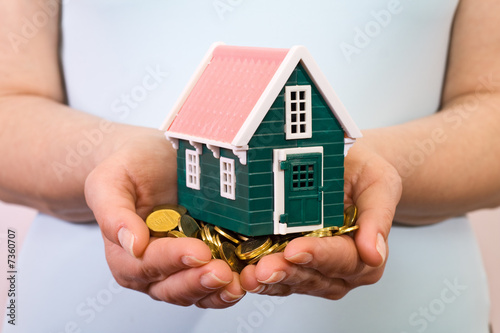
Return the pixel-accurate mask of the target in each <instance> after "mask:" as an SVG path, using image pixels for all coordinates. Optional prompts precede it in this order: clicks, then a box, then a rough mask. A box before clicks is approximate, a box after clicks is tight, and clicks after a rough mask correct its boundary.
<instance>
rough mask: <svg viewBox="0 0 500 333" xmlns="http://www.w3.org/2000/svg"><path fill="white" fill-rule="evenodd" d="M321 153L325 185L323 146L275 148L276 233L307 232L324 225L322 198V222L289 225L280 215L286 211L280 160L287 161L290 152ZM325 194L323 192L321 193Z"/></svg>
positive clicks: (283, 178)
mask: <svg viewBox="0 0 500 333" xmlns="http://www.w3.org/2000/svg"><path fill="white" fill-rule="evenodd" d="M309 153H320V154H321V166H322V167H321V185H319V186H323V168H324V166H323V147H321V146H320V147H305V148H288V149H274V151H273V173H274V213H273V222H274V234H282V235H284V234H289V233H294V232H305V231H312V230H315V229H320V228H322V227H323V200H321V202H322V205H321V223H320V224H315V225H310V226H303V227H290V228H289V227H288V226H287V225H286V224H285V223H280V215H281V214H284V213H285V171H284V170H281V168H280V162H281V161H285V160H286V158H287V156H288V155H289V154H309ZM321 195H323V193H321Z"/></svg>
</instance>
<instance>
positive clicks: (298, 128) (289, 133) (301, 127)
mask: <svg viewBox="0 0 500 333" xmlns="http://www.w3.org/2000/svg"><path fill="white" fill-rule="evenodd" d="M285 112H286V126H285V128H286V139H287V140H291V139H308V138H310V137H312V119H311V86H287V87H285Z"/></svg>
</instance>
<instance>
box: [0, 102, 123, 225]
mask: <svg viewBox="0 0 500 333" xmlns="http://www.w3.org/2000/svg"><path fill="white" fill-rule="evenodd" d="M123 127H124V125H118V124H113V123H111V122H107V121H105V120H103V119H100V118H98V117H94V116H92V115H89V114H85V113H82V112H78V111H76V110H73V109H71V108H69V107H68V106H66V105H63V104H60V103H58V102H56V101H53V100H51V99H48V98H44V97H37V96H20V95H13V96H6V97H2V98H1V99H0V151H2V158H1V159H0V199H2V200H4V201H8V202H13V203H18V204H23V205H28V206H31V207H34V208H36V209H38V210H40V211H42V212H46V213H50V214H53V215H57V216H61V217H65V218H68V219H71V220H76V221H81V220H90V219H91V217H92V215H91V213H90V210H89V209H88V208H87V206H86V204H85V198H84V194H83V186H84V182H85V179H86V177H87V175H88V174H89V172H90V171H91V170H92V169H93V168H94V167H95V166H96V165H97V164H98V163H99V162H100V161H102V160H103V159H104V158H105V157H106V156H107V155H108V154H109V153H110V152H111V151H113V150H114V149H115V148H114V146H115V145H116V144H119V143H120V140H116V138H117V137H118V133H119V132H120V131H124V128H123ZM113 138H114V139H113ZM115 141H116V142H115Z"/></svg>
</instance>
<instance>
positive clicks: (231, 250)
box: [146, 205, 359, 273]
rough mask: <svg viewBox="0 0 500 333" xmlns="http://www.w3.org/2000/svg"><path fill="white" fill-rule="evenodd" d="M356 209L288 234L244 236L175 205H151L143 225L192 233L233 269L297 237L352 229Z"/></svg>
mask: <svg viewBox="0 0 500 333" xmlns="http://www.w3.org/2000/svg"><path fill="white" fill-rule="evenodd" d="M357 217H358V209H357V208H356V206H354V205H353V206H349V207H347V208H346V209H345V211H344V225H343V226H341V227H336V226H335V227H327V228H322V229H317V230H314V231H311V232H303V233H295V234H288V235H272V236H258V237H247V236H244V235H241V234H238V233H235V232H233V231H230V230H226V229H223V228H221V227H218V226H214V225H211V224H208V223H204V222H203V221H196V220H195V219H194V218H192V217H191V216H189V214H188V213H187V210H186V208H185V207H183V206H179V205H161V206H157V207H155V208H154V209H153V211H152V212H151V214H149V215H148V217H147V218H146V225H147V226H148V228H149V231H150V234H151V236H152V237H174V238H181V237H194V238H198V239H201V240H202V241H203V242H204V243H205V244H207V245H208V247H209V248H210V251H211V252H212V258H214V259H222V260H224V261H225V262H227V264H228V265H229V266H230V267H231V269H232V270H233V271H235V272H238V273H239V272H241V270H242V269H243V268H244V267H245V266H246V265H253V264H256V263H257V262H258V261H259V260H260V259H261V258H262V257H264V256H266V255H268V254H272V253H278V252H283V251H284V250H285V248H286V246H287V245H288V243H289V242H290V241H291V240H292V239H294V238H297V237H318V238H322V237H331V236H340V235H344V234H347V233H350V232H353V231H355V230H357V229H358V228H359V226H358V225H356V220H357Z"/></svg>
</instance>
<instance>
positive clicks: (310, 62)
mask: <svg viewBox="0 0 500 333" xmlns="http://www.w3.org/2000/svg"><path fill="white" fill-rule="evenodd" d="M220 45H224V43H220V42H219V43H214V44H212V46H211V47H210V49H209V50H208V52H207V54H206V55H205V57H204V58H203V60H202V62H201V63H200V65H199V66H198V68H197V70H196V71H195V73H194V75H193V76H192V77H191V79H190V80H189V83H188V85H187V86H186V88H185V89H184V91H183V92H182V94H181V95H180V97H179V99H178V100H177V102H176V103H175V104H174V107H173V108H172V111H171V112H170V113H169V114H168V116H167V118H166V119H165V121H164V122H163V125H162V126H161V127H160V130H162V131H167V130H168V128H169V127H170V125H171V124H172V122H173V121H174V119H175V117H176V116H177V113H178V112H179V111H180V109H181V108H182V105H183V104H184V102H185V101H186V99H187V98H188V96H189V94H190V93H191V91H192V90H193V88H194V86H195V85H196V83H197V82H198V80H199V79H200V77H201V76H202V75H203V73H204V71H205V69H206V67H207V66H208V65H209V64H210V61H211V59H212V57H213V52H214V50H215V49H216V48H217V47H218V46H220ZM299 62H300V63H302V65H303V66H304V68H305V70H306V72H307V74H308V75H309V76H310V77H311V80H312V81H313V82H314V84H315V85H316V88H317V89H318V90H319V92H320V93H321V95H322V96H323V98H324V99H325V101H326V103H327V104H328V106H329V107H330V109H331V110H333V112H334V114H335V117H336V118H337V120H338V121H339V123H340V124H341V126H342V128H343V129H344V131H345V132H346V134H347V136H349V137H351V138H354V139H355V138H360V137H361V136H362V134H361V131H360V130H359V129H358V127H357V126H356V124H355V123H354V121H353V120H352V118H351V116H350V115H349V114H348V113H347V110H346V109H345V107H344V105H343V104H342V102H341V101H340V99H339V98H338V96H337V94H336V93H335V91H334V90H333V88H332V86H331V85H330V83H329V82H328V80H327V79H326V77H325V75H324V74H323V73H322V72H321V70H320V69H319V66H318V65H317V64H316V62H315V61H314V59H313V57H312V56H311V54H310V53H309V51H307V49H306V48H305V47H304V46H294V47H292V48H291V49H290V50H289V51H288V53H287V54H286V56H285V58H284V59H283V62H282V63H281V65H280V66H279V67H278V69H277V70H276V73H275V74H274V76H273V77H272V79H271V80H270V82H269V84H268V85H267V87H266V89H264V92H263V93H262V95H261V96H260V98H259V100H258V101H257V103H256V104H255V106H254V108H253V109H252V111H251V112H250V114H249V115H248V117H247V118H246V119H245V122H244V123H243V125H242V126H241V127H240V128H239V129H238V133H237V134H236V136H235V137H234V139H233V141H232V142H231V143H226V142H220V141H215V140H209V139H206V138H199V137H196V136H192V135H185V134H180V133H174V132H168V131H167V133H166V136H167V137H168V138H173V139H182V140H188V141H193V142H199V143H203V144H208V145H212V146H218V147H221V148H228V149H231V150H235V149H236V150H246V149H248V143H249V142H250V139H251V138H252V136H253V134H254V133H255V131H256V130H257V128H258V126H259V125H260V123H261V122H262V120H263V119H264V117H265V116H266V114H267V112H268V111H269V109H270V108H271V106H272V104H273V103H274V101H275V100H276V97H278V95H279V93H280V91H281V89H282V88H283V87H284V86H285V84H286V82H287V80H288V78H289V77H290V75H291V74H292V72H293V70H294V69H295V68H296V67H297V65H298V64H299ZM171 142H172V141H171Z"/></svg>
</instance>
